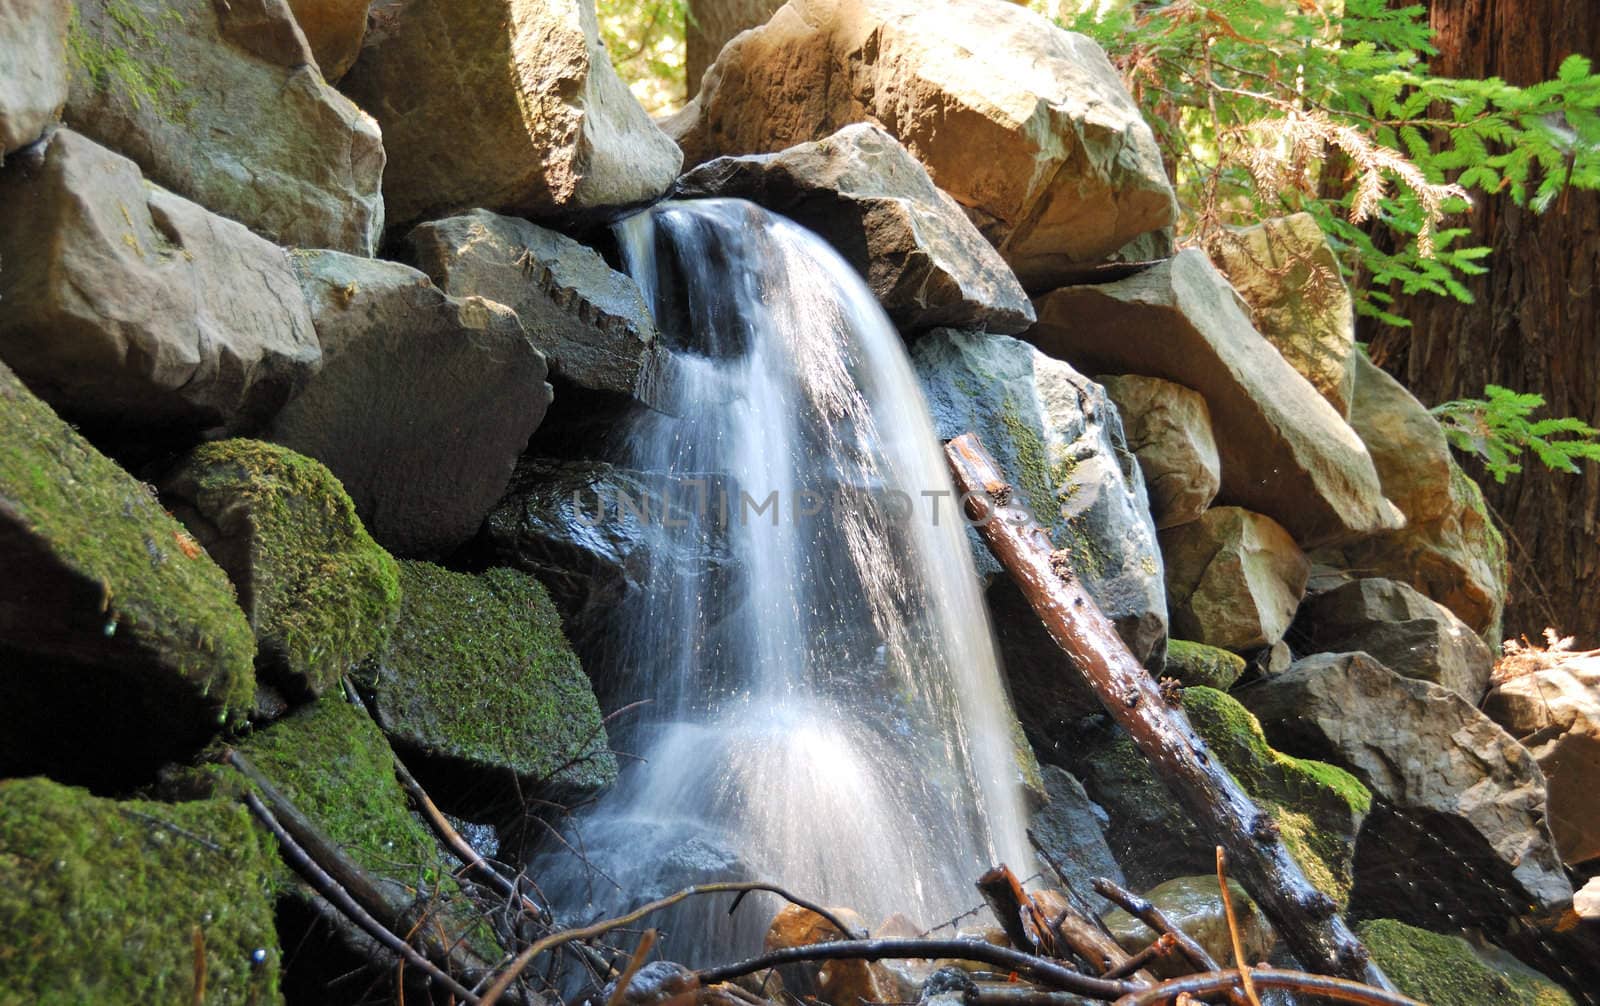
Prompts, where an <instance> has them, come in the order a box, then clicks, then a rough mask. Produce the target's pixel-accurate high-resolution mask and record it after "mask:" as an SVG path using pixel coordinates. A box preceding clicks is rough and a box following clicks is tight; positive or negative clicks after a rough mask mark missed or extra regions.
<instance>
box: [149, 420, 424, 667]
mask: <svg viewBox="0 0 1600 1006" xmlns="http://www.w3.org/2000/svg"><path fill="white" fill-rule="evenodd" d="M169 484H175V485H177V486H178V487H179V492H180V494H181V495H183V496H185V497H186V498H187V499H189V500H190V501H191V502H192V504H193V506H194V507H195V508H196V509H197V510H198V512H199V514H200V515H201V516H202V517H204V518H205V522H206V524H207V525H208V526H209V527H213V528H216V529H217V531H218V532H219V533H220V534H221V535H222V536H223V537H224V538H228V539H234V540H236V541H239V542H243V543H245V544H246V546H247V548H248V556H247V557H246V558H245V561H244V562H242V563H241V564H240V565H241V566H243V567H244V568H242V569H234V570H232V572H233V574H234V576H235V579H236V581H237V582H238V586H239V592H240V596H241V597H242V598H243V599H244V600H245V608H246V610H247V611H248V612H249V614H250V621H251V624H252V627H253V628H254V629H255V633H256V639H257V641H258V643H259V644H260V646H261V650H262V657H263V660H264V664H267V665H270V669H272V670H277V671H280V672H287V673H288V674H289V675H292V676H293V677H294V678H295V679H297V680H298V681H299V682H301V683H303V684H304V686H305V687H306V688H307V689H308V690H309V691H310V692H311V693H312V694H321V692H322V691H323V690H325V689H326V688H328V687H329V686H330V685H332V684H333V683H334V682H336V681H337V680H338V679H339V678H340V676H342V675H343V674H344V673H345V672H346V671H348V670H350V669H351V668H353V667H354V666H355V665H356V664H358V663H360V662H361V661H363V660H365V659H366V658H368V657H370V656H372V655H373V654H374V653H376V652H377V651H378V650H379V649H380V648H381V647H382V645H383V643H384V641H385V640H386V639H387V638H388V635H389V630H390V627H391V626H392V625H393V623H394V619H395V617H396V616H397V615H398V613H399V610H400V574H399V567H398V565H397V564H396V563H395V561H394V559H393V558H391V557H390V555H389V553H388V552H385V551H384V550H383V548H381V547H380V546H379V545H378V543H377V542H375V541H373V540H372V537H371V536H370V535H368V534H367V530H366V528H365V527H363V526H362V524H361V521H360V519H359V518H357V516H356V511H355V506H354V505H353V504H352V503H351V502H350V497H349V496H348V495H347V494H346V493H345V491H344V487H343V486H341V485H340V484H339V480H338V479H337V478H335V477H334V475H333V473H332V472H330V471H328V469H327V468H326V467H324V466H323V465H322V463H321V462H319V461H314V460H312V459H311V458H307V457H304V456H302V455H299V454H296V453H295V452H294V451H291V450H289V449H287V448H284V447H279V446H277V445H276V444H267V443H262V442H260V441H257V440H225V441H221V442H218V443H212V444H206V445H204V446H202V447H200V448H198V449H196V450H195V451H194V453H193V454H192V455H191V456H190V457H189V459H188V460H187V461H186V462H185V464H184V465H183V467H182V469H181V470H180V472H179V474H178V476H177V478H176V479H175V480H174V482H173V483H169ZM196 531H197V533H199V534H200V535H201V538H202V540H205V539H206V538H208V537H209V532H208V531H206V530H203V529H202V528H200V527H196ZM263 669H264V670H266V669H269V668H268V667H267V666H264V667H263Z"/></svg>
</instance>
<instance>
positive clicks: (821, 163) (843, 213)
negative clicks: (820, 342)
mask: <svg viewBox="0 0 1600 1006" xmlns="http://www.w3.org/2000/svg"><path fill="white" fill-rule="evenodd" d="M674 191H675V194H677V195H679V196H686V197H690V198H694V197H705V196H725V197H736V198H740V199H748V200H750V201H751V202H754V203H758V204H760V205H761V206H764V207H766V208H767V209H769V210H771V211H773V212H774V213H779V214H782V215H783V216H786V217H788V218H789V219H791V220H793V221H795V222H796V223H798V224H800V225H802V226H804V227H806V228H807V229H809V230H812V231H815V232H816V233H817V234H819V235H821V236H822V237H823V239H824V240H826V241H827V242H828V243H829V244H831V245H832V246H833V247H834V250H835V251H837V252H839V254H841V255H843V256H844V258H845V260H846V261H847V262H849V263H850V265H851V266H853V267H854V268H855V270H856V271H857V272H859V273H860V274H861V275H862V277H864V278H865V279H866V281H867V285H868V286H870V287H871V288H872V292H873V293H874V294H876V295H877V297H878V302H879V303H880V304H882V305H883V309H884V310H885V311H886V312H888V314H889V318H890V320H892V321H893V322H894V323H895V325H896V327H898V328H899V329H900V330H901V331H902V332H906V333H908V334H909V333H915V332H922V331H926V330H927V329H930V328H937V327H940V326H950V327H952V328H976V329H982V330H985V331H989V332H1003V333H1007V334H1015V333H1017V332H1021V331H1023V330H1024V329H1026V328H1027V327H1028V326H1029V325H1031V324H1033V322H1034V317H1033V305H1032V304H1031V303H1030V302H1029V301H1028V295H1027V294H1026V293H1024V292H1023V290H1022V285H1021V284H1020V283H1018V282H1017V278H1016V277H1015V276H1014V275H1012V273H1011V267H1010V266H1008V265H1006V263H1005V260H1004V259H1002V258H1001V257H1000V255H999V253H997V252H996V251H995V250H994V248H993V247H991V246H990V245H989V243H988V242H987V241H985V240H984V238H983V235H982V234H980V233H979V232H978V229H977V228H976V227H974V226H973V225H972V223H971V221H969V220H968V219H967V218H966V216H965V215H964V214H963V213H962V211H961V206H960V204H959V203H957V202H956V201H955V200H954V199H952V198H950V196H948V195H946V194H945V193H943V192H941V191H940V190H939V189H938V188H937V187H935V186H934V184H933V181H932V179H930V178H929V177H928V173H927V171H925V170H924V169H923V167H922V165H920V164H918V163H917V161H916V159H915V158H913V157H912V156H911V153H910V152H909V151H907V150H906V148H905V147H903V146H901V145H900V143H899V141H897V140H896V139H895V138H894V137H893V136H890V135H889V134H888V133H887V132H885V131H884V130H883V129H881V128H879V127H877V126H873V125H868V124H857V125H852V126H846V127H845V128H843V129H841V130H839V131H838V132H837V133H834V134H833V135H832V136H829V137H827V138H826V139H822V140H817V141H815V142H812V143H802V144H799V145H798V146H794V147H790V148H789V149H787V150H784V151H781V152H779V153H776V154H751V155H746V156H743V157H719V158H717V159H716V160H714V161H709V162H707V163H706V164H702V165H701V166H700V167H698V168H695V169H694V170H693V171H690V172H688V173H687V174H685V175H684V176H683V177H682V178H680V179H679V180H678V185H677V188H676V189H675V190H674Z"/></svg>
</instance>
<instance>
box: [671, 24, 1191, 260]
mask: <svg viewBox="0 0 1600 1006" xmlns="http://www.w3.org/2000/svg"><path fill="white" fill-rule="evenodd" d="M854 122H871V123H875V124H877V125H879V126H882V127H883V128H884V129H886V130H887V131H888V132H889V133H891V134H892V135H893V136H894V137H895V138H896V139H898V140H899V141H900V142H901V143H903V144H904V145H905V146H906V148H907V149H908V150H910V151H911V153H912V154H913V155H914V156H915V157H916V158H917V160H919V161H921V162H922V163H923V165H925V166H926V167H927V169H928V174H929V175H930V176H931V177H932V178H933V182H934V184H935V185H937V186H939V187H940V188H941V189H943V190H945V191H946V192H948V193H950V195H951V196H953V197H954V198H955V200H956V202H958V203H960V204H961V205H962V206H964V207H966V209H967V214H968V216H970V217H971V218H972V220H973V222H974V223H976V224H977V225H978V229H979V230H981V231H982V232H983V234H984V236H985V237H987V238H988V239H989V241H990V242H991V243H992V244H994V245H995V247H997V248H999V249H1000V253H1001V255H1003V256H1004V257H1005V260H1006V261H1007V262H1009V263H1010V264H1011V267H1012V268H1013V269H1014V270H1015V271H1016V273H1017V275H1018V277H1019V278H1020V279H1021V281H1022V283H1023V285H1024V286H1025V287H1027V288H1028V289H1030V290H1035V289H1048V288H1050V287H1051V286H1055V285H1059V283H1060V282H1061V280H1062V277H1063V276H1066V275H1070V274H1071V273H1072V271H1073V269H1074V267H1076V266H1080V265H1081V264H1083V263H1093V262H1097V261H1099V260H1101V259H1103V258H1105V257H1106V256H1109V255H1111V254H1113V253H1115V252H1116V251H1117V250H1118V249H1120V248H1122V247H1123V246H1124V245H1126V244H1128V243H1129V242H1130V241H1133V240H1134V239H1135V238H1137V237H1139V236H1140V235H1143V234H1146V233H1148V232H1150V231H1159V230H1162V229H1163V228H1166V227H1168V226H1169V225H1170V224H1171V223H1172V221H1173V219H1174V216H1175V214H1176V202H1175V200H1174V198H1173V195H1172V189H1171V187H1170V186H1169V185H1168V183H1167V177H1166V173H1165V171H1164V170H1163V168H1162V164H1161V154H1160V150H1159V149H1158V147H1157V145H1156V142H1155V136H1154V134H1153V133H1152V132H1151V131H1150V127H1149V126H1148V125H1146V124H1145V121H1144V119H1143V117H1142V116H1141V115H1140V113H1139V108H1138V106H1137V105H1136V104H1135V103H1134V101H1133V100H1132V98H1131V97H1130V96H1129V95H1128V92H1127V90H1126V89H1125V88H1124V87H1123V85H1122V81H1121V79H1120V78H1119V77H1118V75H1117V72H1116V70H1115V69H1114V68H1113V67H1112V66H1111V63H1110V61H1109V60H1107V59H1106V56H1105V53H1103V52H1102V51H1101V50H1100V48H1099V47H1098V46H1096V45H1095V44H1094V43H1093V42H1091V41H1090V40H1088V39H1087V38H1085V37H1083V36H1081V35H1076V34H1073V33H1071V32H1067V31H1063V30H1061V29H1059V28H1057V27H1056V26H1055V25H1053V24H1051V23H1050V22H1049V21H1048V20H1046V19H1045V18H1044V17H1043V16H1041V15H1039V14H1035V13H1033V12H1031V11H1029V10H1027V9H1025V8H1023V7H1020V6H1014V5H1010V4H1000V3H990V2H987V0H953V2H947V3H939V4H927V3H921V2H919V0H791V2H790V3H788V4H787V5H786V6H784V7H783V8H782V9H780V10H778V12H777V13H776V14H774V15H773V16H772V18H771V20H769V21H767V23H766V24H764V25H762V26H761V27H759V28H756V29H754V30H751V31H747V32H745V33H744V34H742V35H740V36H738V37H737V38H735V39H734V40H733V41H731V42H729V43H728V45H727V46H725V47H724V48H723V50H722V53H721V55H719V56H718V57H717V61H716V63H715V64H713V65H712V67H711V68H710V69H709V70H708V71H706V74H705V77H704V78H703V79H702V81H701V82H700V93H699V94H698V96H697V97H696V98H695V100H694V101H692V102H690V103H689V105H688V107H686V108H685V109H684V110H683V112H681V113H679V115H678V116H675V117H674V119H673V120H672V121H671V122H670V123H669V124H668V126H667V128H668V131H669V132H672V133H673V134H674V136H675V138H676V139H678V141H679V143H680V144H681V145H682V147H683V149H684V153H685V155H686V158H687V160H688V162H689V163H690V164H700V163H703V162H705V161H708V160H711V159H712V158H715V157H719V156H723V155H739V154H761V153H772V152H775V151H778V150H783V149H784V148H786V147H792V146H794V145H795V144H798V143H806V142H809V141H812V140H817V139H820V138H821V137H824V136H827V135H828V134H830V133H833V132H835V131H836V130H838V129H839V128H840V127H842V126H846V125H849V124H850V123H854ZM1157 244H1162V245H1167V246H1170V237H1163V239H1162V240H1160V241H1158V242H1157Z"/></svg>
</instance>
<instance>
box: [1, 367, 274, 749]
mask: <svg viewBox="0 0 1600 1006" xmlns="http://www.w3.org/2000/svg"><path fill="white" fill-rule="evenodd" d="M0 429H3V430H5V435H4V436H0V515H3V516H0V534H5V535H9V536H11V537H14V538H16V539H18V541H19V542H20V543H21V544H20V545H19V547H20V548H23V549H25V550H26V551H30V552H35V553H37V558H33V559H30V560H28V561H31V562H34V563H36V566H35V569H36V572H38V573H39V574H40V575H41V576H42V575H44V574H45V573H46V572H47V571H48V570H51V569H53V568H55V567H59V568H60V569H61V570H62V571H64V572H65V574H66V576H67V577H68V578H69V579H71V580H73V581H75V584H76V587H75V588H74V589H73V590H72V591H71V596H70V598H69V599H68V602H67V606H66V607H64V608H63V609H61V610H60V612H59V617H60V621H61V623H62V625H63V626H64V628H63V629H61V631H62V632H63V633H77V634H80V635H81V637H82V638H80V639H73V640H70V647H71V649H72V651H73V652H74V653H75V654H77V655H78V659H80V660H87V661H89V662H94V661H95V660H96V659H98V658H97V657H96V656H95V654H96V653H97V652H98V650H99V648H100V647H101V646H104V647H105V651H106V653H107V657H106V659H107V660H110V661H113V662H112V663H111V664H110V665H109V666H112V667H113V669H116V670H119V671H120V670H122V669H124V668H127V667H129V666H130V665H131V664H133V663H135V662H137V663H138V664H140V665H141V668H144V667H149V666H153V667H157V668H160V670H161V674H162V676H163V677H165V676H170V675H176V676H177V677H179V678H181V679H182V680H183V682H184V686H183V687H184V690H185V691H186V692H188V693H192V694H195V695H199V696H203V697H204V699H205V702H206V703H207V704H208V705H209V706H210V707H211V708H213V709H215V710H216V711H217V714H218V719H219V721H220V722H224V723H225V722H228V721H229V720H231V719H233V718H236V717H237V718H242V717H243V716H244V714H245V713H246V712H247V711H248V710H249V708H250V704H251V699H252V696H253V694H254V691H255V673H254V670H253V668H252V664H253V658H254V653H255V641H254V639H252V638H251V634H250V627H249V625H248V624H247V623H246V622H245V618H244V614H243V612H241V611H240V610H239V607H238V605H237V603H235V600H234V592H233V586H232V585H231V584H230V583H229V582H228V578H227V576H226V575H224V574H223V572H222V570H221V569H219V568H218V567H217V565H216V563H214V562H212V561H211V559H210V558H208V557H207V556H206V554H205V553H204V552H203V551H201V550H200V549H199V548H198V547H197V546H196V545H195V544H194V543H193V541H192V539H191V538H190V537H189V535H188V532H187V531H185V530H184V529H183V527H182V526H181V525H179V524H178V522H177V521H175V520H173V519H172V518H171V517H170V516H168V515H167V513H166V512H165V511H164V510H162V508H161V506H160V505H159V504H158V503H157V502H156V499H155V496H154V493H153V492H152V491H151V490H150V489H149V487H147V486H145V485H144V484H143V483H141V482H138V481H137V480H135V479H134V478H133V477H132V476H130V475H129V474H128V473H126V472H124V471H123V470H122V469H120V468H118V467H117V466H116V464H115V463H113V462H112V461H111V460H110V459H109V458H106V457H105V456H104V455H102V454H100V453H99V452H98V451H96V450H95V449H94V448H93V447H91V446H89V444H88V443H87V442H86V441H85V440H84V439H83V438H82V437H80V436H78V434H76V433H74V432H73V431H72V429H71V428H69V427H68V426H67V424H66V423H64V422H62V421H61V420H60V419H58V418H57V417H56V415H55V413H53V412H51V411H50V409H49V407H48V406H46V405H45V404H44V403H43V402H41V401H39V400H38V399H37V398H35V397H34V396H33V395H32V394H31V393H30V392H28V391H27V389H26V388H24V387H23V386H22V383H21V382H20V381H19V380H17V378H16V376H15V375H14V374H12V373H11V371H10V370H8V369H6V368H5V367H4V366H0ZM8 529H10V530H8ZM17 560H18V561H23V560H22V558H21V556H20V555H18V556H17ZM0 589H3V588H0ZM72 605H78V606H79V607H76V608H74V607H72ZM51 628H52V630H53V629H54V628H55V627H54V626H52V627H51ZM129 673H130V674H132V673H133V671H132V670H129ZM152 687H155V686H152Z"/></svg>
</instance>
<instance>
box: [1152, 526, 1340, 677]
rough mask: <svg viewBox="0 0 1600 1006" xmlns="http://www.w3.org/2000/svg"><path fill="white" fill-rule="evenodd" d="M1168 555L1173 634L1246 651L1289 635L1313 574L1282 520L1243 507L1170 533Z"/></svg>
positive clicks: (1165, 535) (1164, 535) (1164, 538)
mask: <svg viewBox="0 0 1600 1006" xmlns="http://www.w3.org/2000/svg"><path fill="white" fill-rule="evenodd" d="M1161 555H1162V558H1163V559H1164V560H1165V563H1166V570H1167V603H1168V604H1169V605H1170V606H1171V611H1172V627H1173V630H1174V631H1175V632H1177V633H1178V634H1179V635H1180V636H1182V637H1183V638H1185V639H1193V640H1196V641H1198V642H1201V643H1205V644H1207V645H1209V646H1218V647H1221V648H1222V649H1225V650H1234V651H1237V652H1241V653H1242V652H1247V651H1250V650H1257V649H1260V648H1262V647H1265V646H1271V645H1272V644H1273V643H1276V642H1277V641H1278V640H1280V639H1282V638H1283V634H1284V632H1285V631H1287V630H1288V628H1289V623H1290V622H1292V621H1293V620H1294V613H1295V610H1296V609H1297V608H1298V607H1299V606H1300V598H1301V597H1302V596H1303V595H1304V594H1305V589H1306V579H1307V577H1308V576H1309V575H1310V571H1311V567H1310V565H1309V564H1308V563H1307V562H1306V557H1305V556H1304V555H1302V554H1301V552H1300V549H1299V548H1297V547H1296V546H1295V543H1294V539H1293V538H1291V537H1289V533H1288V532H1287V531H1285V530H1284V529H1283V528H1282V527H1280V526H1279V525H1278V523H1277V522H1276V521H1274V520H1272V519H1271V518H1270V517H1264V516H1262V515H1261V514H1258V513H1251V512H1250V511H1248V510H1244V509H1241V508H1239V507H1214V508H1212V509H1210V510H1207V511H1206V512H1205V514H1204V515H1202V516H1201V518H1200V519H1199V520H1196V521H1191V522H1190V523H1188V524H1181V525H1179V526H1178V527H1174V528H1168V529H1167V530H1165V531H1162V532H1161Z"/></svg>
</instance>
